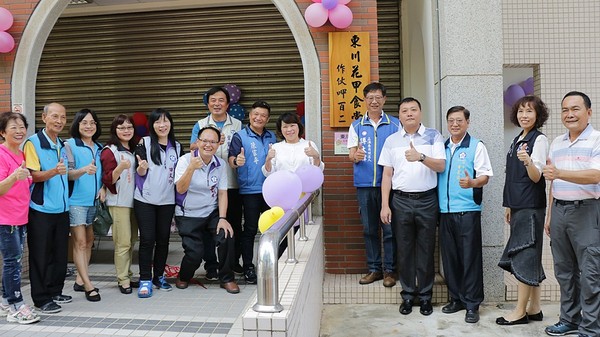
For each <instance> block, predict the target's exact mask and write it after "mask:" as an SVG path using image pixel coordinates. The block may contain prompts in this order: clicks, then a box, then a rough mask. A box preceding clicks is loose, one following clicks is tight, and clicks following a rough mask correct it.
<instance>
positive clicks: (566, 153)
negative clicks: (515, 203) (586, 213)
mask: <svg viewBox="0 0 600 337" xmlns="http://www.w3.org/2000/svg"><path fill="white" fill-rule="evenodd" d="M548 157H549V158H550V160H551V161H552V163H553V164H554V165H555V166H556V168H557V169H559V170H569V171H581V170H591V169H594V170H600V131H596V130H594V128H593V127H592V126H591V125H590V124H588V126H587V127H586V128H585V130H583V132H582V133H581V135H579V137H578V138H577V139H575V141H574V142H571V141H570V140H569V132H567V133H565V134H564V135H561V136H558V137H556V138H555V139H554V141H553V142H552V145H550V153H549V155H548ZM552 195H553V197H554V198H556V199H559V200H582V199H598V198H600V184H585V185H584V184H575V183H571V182H568V181H564V180H561V179H556V180H554V182H553V183H552Z"/></svg>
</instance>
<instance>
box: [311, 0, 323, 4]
mask: <svg viewBox="0 0 600 337" xmlns="http://www.w3.org/2000/svg"><path fill="white" fill-rule="evenodd" d="M312 2H316V3H319V4H320V3H321V0H312Z"/></svg>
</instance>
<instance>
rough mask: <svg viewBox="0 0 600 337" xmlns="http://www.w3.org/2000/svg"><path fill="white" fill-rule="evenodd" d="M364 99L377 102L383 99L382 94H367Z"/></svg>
mask: <svg viewBox="0 0 600 337" xmlns="http://www.w3.org/2000/svg"><path fill="white" fill-rule="evenodd" d="M365 99H366V100H367V101H370V102H372V101H378V102H379V101H381V100H383V96H367V97H365Z"/></svg>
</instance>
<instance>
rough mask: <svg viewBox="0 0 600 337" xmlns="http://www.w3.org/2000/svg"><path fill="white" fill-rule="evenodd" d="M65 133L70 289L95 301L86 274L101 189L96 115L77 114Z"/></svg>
mask: <svg viewBox="0 0 600 337" xmlns="http://www.w3.org/2000/svg"><path fill="white" fill-rule="evenodd" d="M69 134H70V135H71V137H72V138H70V139H67V141H65V153H66V155H67V162H68V166H69V171H68V175H69V185H70V187H71V186H72V187H71V188H70V192H71V193H70V195H69V220H70V221H69V223H70V225H71V237H72V238H73V262H75V267H77V278H76V279H75V284H73V290H74V291H81V292H85V298H86V299H87V300H88V301H91V302H97V301H100V293H99V290H98V289H97V288H95V287H94V285H93V284H92V281H91V280H90V277H89V274H88V265H89V263H90V257H91V256H92V245H93V243H94V231H93V228H92V222H93V221H94V217H95V216H96V207H95V206H94V203H95V201H96V199H97V198H100V190H101V187H102V181H101V177H102V163H101V161H100V151H101V150H102V145H100V143H98V142H97V140H98V137H100V135H101V134H102V128H101V127H100V121H99V120H98V116H96V113H95V112H94V111H92V110H90V109H82V110H80V111H78V112H77V113H76V114H75V117H74V118H73V124H72V125H71V129H70V130H69ZM102 191H103V193H102V197H101V199H104V190H102Z"/></svg>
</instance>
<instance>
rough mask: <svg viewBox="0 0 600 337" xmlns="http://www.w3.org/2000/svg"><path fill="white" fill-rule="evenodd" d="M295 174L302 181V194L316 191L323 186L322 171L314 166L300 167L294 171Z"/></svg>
mask: <svg viewBox="0 0 600 337" xmlns="http://www.w3.org/2000/svg"><path fill="white" fill-rule="evenodd" d="M296 174H297V175H298V177H300V181H302V192H305V193H310V192H313V191H316V190H317V189H318V188H319V187H321V185H322V184H323V180H324V177H323V171H321V168H319V167H317V166H315V165H310V164H306V165H302V166H300V167H299V168H297V169H296Z"/></svg>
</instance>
